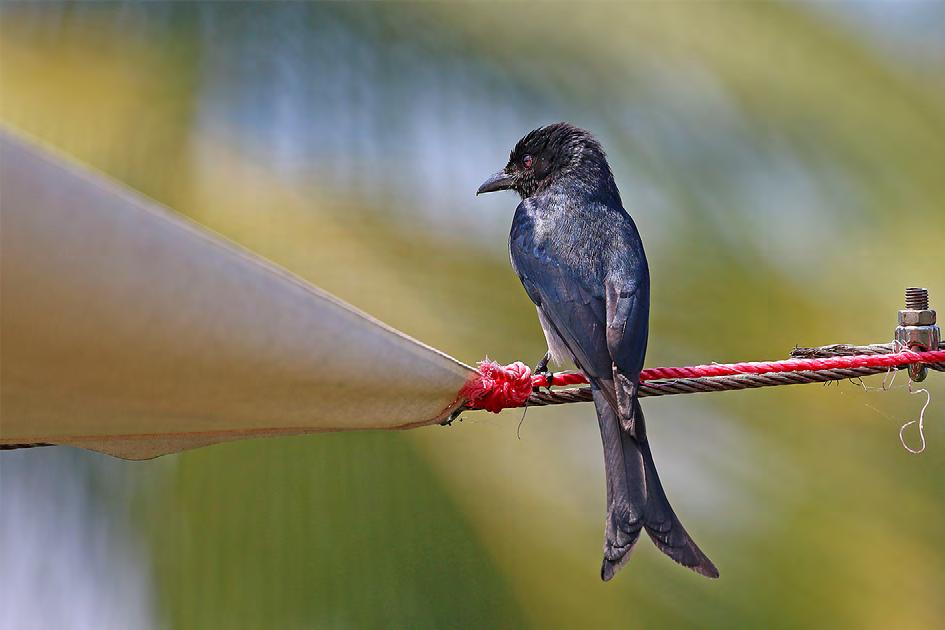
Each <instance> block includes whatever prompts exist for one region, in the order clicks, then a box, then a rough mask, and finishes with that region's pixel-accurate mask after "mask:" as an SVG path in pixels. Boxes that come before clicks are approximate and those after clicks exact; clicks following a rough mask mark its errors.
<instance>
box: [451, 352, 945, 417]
mask: <svg viewBox="0 0 945 630" xmlns="http://www.w3.org/2000/svg"><path fill="white" fill-rule="evenodd" d="M941 362H945V350H933V351H931V352H912V351H908V350H906V351H903V352H896V353H893V354H870V355H854V356H846V357H825V358H820V359H785V360H783V361H751V362H747V363H712V364H709V365H694V366H689V367H658V368H647V369H645V370H643V371H642V372H640V380H641V381H658V380H663V379H673V378H703V377H713V376H733V375H736V374H768V373H771V372H803V371H814V372H819V371H823V370H837V369H846V368H861V367H898V366H900V365H909V364H911V363H941ZM552 383H553V384H554V385H582V384H586V383H587V377H585V376H584V374H582V373H580V372H558V373H555V374H554V377H553V381H552ZM552 383H548V377H547V376H546V375H544V374H538V375H533V374H532V371H531V369H530V368H529V367H528V366H527V365H525V364H524V363H521V362H519V361H516V362H515V363H512V364H510V365H506V366H501V365H499V364H498V363H496V362H495V361H489V360H488V359H487V360H485V361H482V362H481V363H479V376H478V377H476V378H474V379H472V380H471V381H469V382H468V383H466V385H465V386H464V387H463V389H462V390H461V391H460V396H461V397H462V398H465V399H466V407H467V408H469V409H485V410H486V411H491V412H493V413H499V412H500V411H502V410H503V409H506V408H508V407H520V406H521V405H522V404H523V403H524V402H525V401H526V400H528V397H529V395H531V393H532V389H533V388H535V387H539V386H541V387H547V386H549V385H550V384H552Z"/></svg>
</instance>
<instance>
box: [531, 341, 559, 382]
mask: <svg viewBox="0 0 945 630" xmlns="http://www.w3.org/2000/svg"><path fill="white" fill-rule="evenodd" d="M549 361H551V352H550V351H549V352H546V353H545V356H543V357H542V358H541V361H539V362H538V365H536V366H535V369H534V370H532V374H541V375H542V376H544V377H545V387H547V388H548V389H549V390H550V389H551V384H552V383H553V382H554V380H555V375H554V374H553V373H552V372H551V371H550V370H549V369H548V362H549ZM533 389H534V391H536V392H537V391H539V389H540V388H539V386H537V385H536V386H535V387H534V388H533Z"/></svg>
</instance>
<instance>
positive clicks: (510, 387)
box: [460, 359, 543, 413]
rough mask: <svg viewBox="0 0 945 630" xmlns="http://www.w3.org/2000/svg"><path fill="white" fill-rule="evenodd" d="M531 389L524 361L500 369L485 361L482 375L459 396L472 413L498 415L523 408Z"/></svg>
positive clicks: (529, 373) (499, 366) (531, 383)
mask: <svg viewBox="0 0 945 630" xmlns="http://www.w3.org/2000/svg"><path fill="white" fill-rule="evenodd" d="M538 378H543V377H538ZM532 387H534V384H533V379H532V371H531V369H530V368H529V367H528V366H527V365H525V364H524V363H522V362H521V361H516V362H515V363H511V364H509V365H506V366H501V365H499V364H498V363H496V362H495V361H489V360H488V359H486V360H485V361H481V362H480V363H479V375H478V376H477V377H476V378H474V379H472V380H471V381H469V382H468V383H466V385H464V386H463V389H462V391H460V395H461V396H462V397H463V398H465V399H466V401H467V402H466V407H468V408H469V409H485V410H486V411H491V412H492V413H499V412H500V411H502V410H503V409H506V408H507V407H520V406H521V405H522V404H524V403H525V401H526V400H528V397H529V396H531V394H532Z"/></svg>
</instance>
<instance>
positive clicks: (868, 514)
mask: <svg viewBox="0 0 945 630" xmlns="http://www.w3.org/2000/svg"><path fill="white" fill-rule="evenodd" d="M943 30H945V4H942V3H938V2H929V3H921V2H919V3H893V2H888V3H886V2H883V3H865V2H864V3H846V4H842V3H837V4H829V5H818V4H813V3H798V4H761V3H724V4H723V3H703V2H698V3H689V2H674V3H669V4H657V3H632V4H625V5H571V4H519V5H503V4H494V3H482V4H470V5H456V4H425V5H416V4H409V5H407V4H404V5H376V4H371V5H367V4H364V5H329V4H324V5H322V4H271V5H262V4H258V5H257V4H227V3H213V4H158V3H148V4H122V3H109V4H73V3H68V4H58V3H52V4H49V3H45V4H41V5H36V4H17V3H9V2H7V3H4V4H3V6H2V9H0V117H2V122H3V124H6V125H9V126H11V127H13V128H17V129H20V130H23V131H26V132H28V133H31V134H34V135H35V136H38V137H40V138H41V139H43V140H45V141H48V142H49V143H51V144H53V145H55V146H57V147H59V148H61V149H62V150H64V151H66V152H68V153H70V154H72V155H73V156H75V157H76V158H78V159H80V160H82V161H84V162H87V163H88V164H90V165H93V166H94V167H97V168H99V169H101V170H103V171H105V172H107V173H108V174H110V175H112V176H113V177H115V178H117V179H119V180H121V181H123V182H125V183H127V184H128V185H130V186H132V187H134V188H136V189H138V190H140V191H142V192H143V193H145V194H147V195H150V196H151V197H153V198H155V199H157V200H159V201H160V202H162V203H164V204H166V205H168V206H169V207H171V208H173V209H174V210H176V211H178V212H180V213H182V214H185V215H187V216H189V217H191V218H193V219H195V220H197V221H199V222H201V223H202V224H204V225H206V226H207V227H209V228H210V229H212V230H215V231H217V232H219V233H221V234H224V235H226V236H227V237H230V238H232V239H234V240H237V241H239V242H240V243H242V244H244V245H246V246H247V247H249V248H251V249H253V250H255V251H257V252H259V253H260V254H262V255H264V256H266V257H268V258H270V259H272V260H274V261H275V262H277V263H279V264H281V265H283V266H285V267H286V268H288V269H290V270H292V271H293V272H295V273H297V274H299V275H301V276H302V277H304V278H306V279H307V280H309V281H311V282H313V283H314V284H316V285H318V286H321V287H323V288H325V289H327V290H329V291H331V292H333V293H335V294H337V295H338V296H340V297H341V298H343V299H345V300H347V301H349V302H351V303H352V304H354V305H356V306H358V307H360V308H362V309H364V310H366V311H368V312H370V313H371V314H373V315H375V316H377V317H379V318H380V319H382V320H384V321H386V322H388V323H390V324H391V325H393V326H395V327H397V328H399V329H401V330H403V331H405V332H407V333H409V334H410V335H413V336H414V337H416V338H418V339H421V340H423V341H425V342H427V343H429V344H431V345H433V346H435V347H438V348H440V349H442V350H444V351H446V352H448V353H450V354H452V355H453V356H456V357H458V358H460V359H461V360H463V361H466V362H467V363H472V362H474V361H476V360H478V359H480V358H482V357H483V356H485V355H487V354H488V355H489V356H490V357H492V358H495V359H497V360H499V361H502V362H509V361H512V360H516V359H522V360H526V361H527V362H529V363H533V362H534V361H535V360H537V359H538V358H539V357H540V356H541V354H542V353H543V352H544V346H543V338H542V336H541V332H540V330H539V327H538V325H537V322H536V321H535V315H534V309H533V307H532V306H531V305H530V303H529V302H528V300H527V298H526V297H525V295H524V292H523V291H522V289H521V287H520V286H519V283H518V280H517V279H516V278H515V276H514V274H513V273H512V271H511V269H510V268H509V265H508V262H507V254H506V250H505V244H506V238H507V230H508V224H509V221H510V217H511V213H512V211H513V209H514V207H515V204H516V199H515V198H514V197H513V195H511V194H507V195H490V196H488V197H485V198H481V199H476V198H475V197H474V194H473V193H474V191H475V189H476V187H477V186H478V184H479V183H480V182H481V181H482V180H483V179H484V178H485V176H487V175H488V174H489V173H491V172H493V171H494V170H496V169H497V168H499V167H500V166H502V165H504V162H505V160H506V158H507V154H508V151H509V149H510V148H511V146H512V145H513V144H514V142H515V141H516V140H517V139H518V138H519V137H520V136H521V135H523V134H524V133H525V132H527V131H528V130H530V129H532V128H534V127H537V126H539V125H541V124H546V123H549V122H554V121H557V120H568V121H571V122H574V123H576V124H579V125H581V126H585V127H587V128H589V129H591V130H592V131H594V132H595V133H596V134H597V135H598V136H599V138H600V139H601V140H602V142H603V144H604V146H605V148H606V149H607V150H608V153H609V156H610V160H611V165H612V166H613V168H614V171H615V174H616V177H617V181H618V184H619V185H620V187H621V191H622V193H623V198H624V202H625V203H626V205H627V207H628V209H629V210H630V211H631V213H632V214H633V216H634V217H635V219H636V221H637V223H638V225H639V226H640V229H641V231H642V233H643V237H644V241H645V243H646V245H647V251H648V255H649V257H650V266H651V270H652V276H653V295H652V298H653V306H652V323H651V337H650V352H649V355H648V358H647V364H648V365H667V364H689V363H699V362H709V361H734V360H749V359H764V358H778V357H783V356H785V355H786V354H787V352H788V351H789V350H790V349H791V348H792V347H793V346H794V345H795V344H798V345H819V344H826V343H835V342H850V343H868V342H882V341H887V340H890V339H891V337H892V330H893V328H894V326H895V316H896V310H897V309H898V308H899V307H900V302H901V300H902V291H903V289H904V288H905V287H906V286H907V285H917V286H927V287H929V288H930V290H931V292H932V299H933V302H937V303H938V305H939V306H940V307H942V308H943V309H945V278H943V275H942V269H943V264H945V225H943V218H945V142H943V140H945V75H943V74H942V72H941V68H942V67H943V65H942V64H943V62H945V43H943V41H942V40H941V39H940V38H941V33H942V32H943ZM881 380H882V379H879V378H878V377H874V378H873V379H870V381H869V384H870V385H873V386H878V385H879V384H880V382H881ZM898 382H899V384H901V383H902V382H903V381H902V379H901V378H900V380H899V381H898ZM924 386H925V387H926V388H927V389H928V390H929V392H930V393H931V396H932V404H931V406H930V407H929V410H928V413H927V417H926V421H927V422H926V424H927V427H926V434H927V438H928V441H929V447H928V450H927V451H926V452H925V453H923V454H922V455H919V456H915V455H911V454H909V453H907V452H906V451H905V450H904V449H903V448H902V446H901V445H900V444H899V440H898V437H897V432H898V430H899V427H900V425H901V424H902V423H904V422H906V421H907V420H909V419H912V418H915V417H917V416H918V413H919V410H920V408H921V406H922V403H923V402H924V396H923V395H921V394H920V395H917V396H910V395H909V393H908V392H907V391H906V390H904V389H896V390H893V391H889V392H885V393H883V392H866V391H864V390H863V389H862V388H860V387H858V386H857V385H855V384H851V383H846V382H844V383H841V384H839V385H833V386H829V387H823V386H815V385H810V386H807V387H794V388H783V389H766V390H757V391H749V392H740V393H725V394H714V395H711V396H708V395H706V396H678V397H670V398H666V399H659V400H650V401H647V402H646V403H645V406H646V408H647V415H648V418H651V422H650V434H651V440H652V443H653V445H654V450H655V454H656V459H657V461H658V463H659V465H660V469H661V473H662V477H663V480H664V483H665V485H666V486H667V490H668V493H669V495H670V498H671V500H672V501H673V503H674V505H675V507H676V509H677V511H678V512H679V514H680V516H681V518H682V520H683V521H684V522H685V523H686V526H687V528H688V529H689V531H690V532H691V533H692V534H693V536H694V537H695V538H696V540H697V541H698V542H699V544H700V545H701V546H702V547H703V549H705V550H706V552H707V553H708V554H709V555H710V556H711V557H712V558H713V560H714V561H715V563H716V564H717V565H718V566H719V568H720V570H721V573H722V578H721V580H719V581H709V580H705V579H703V578H700V577H698V576H696V575H694V574H691V573H690V572H687V571H685V570H683V569H681V568H680V567H678V566H676V565H675V564H673V563H672V562H670V561H669V560H667V559H666V558H664V557H662V556H661V555H660V554H659V553H658V552H657V551H656V550H655V548H654V547H653V546H652V545H651V544H650V543H649V542H648V541H644V542H642V544H641V545H640V546H639V549H638V550H637V551H636V553H635V555H634V558H633V560H632V562H631V563H630V564H629V566H628V567H627V568H626V569H625V570H624V571H623V572H622V573H621V574H620V575H619V576H618V578H617V579H616V580H615V581H614V582H612V583H608V584H603V583H601V582H600V580H599V578H598V570H599V563H600V555H601V541H602V531H603V513H604V505H603V500H604V482H603V473H602V470H601V455H600V444H599V436H598V434H597V426H596V421H595V419H594V416H593V412H592V410H591V408H590V407H589V406H586V405H571V406H568V407H567V408H558V409H533V410H531V411H530V412H529V413H528V415H527V417H526V419H525V420H524V424H523V425H522V427H521V439H517V437H516V426H517V425H518V423H519V420H520V418H521V413H520V412H505V413H503V414H501V415H499V416H492V415H486V414H484V413H476V414H467V415H466V417H465V422H463V423H461V424H459V425H454V426H453V427H451V428H449V429H443V428H438V427H437V428H427V429H420V430H416V431H412V432H409V433H396V434H395V433H392V434H385V433H357V434H331V435H315V436H309V437H293V438H283V439H268V440H254V441H246V442H241V443H234V444H227V445H221V446H215V447H211V448H206V449H202V450H197V451H193V452H188V453H184V454H181V455H177V456H168V457H164V458H161V459H158V460H155V461H152V462H145V463H132V462H123V461H119V460H112V459H109V458H107V457H104V456H99V455H94V454H90V453H86V452H81V451H75V450H72V449H65V448H62V449H40V450H35V451H28V452H13V453H5V454H3V455H2V458H0V473H2V474H0V484H2V486H0V488H2V493H3V497H2V514H0V554H2V559H0V578H2V582H3V584H4V586H3V588H2V589H0V626H3V627H9V628H34V627H39V628H43V627H48V628H67V627H83V628H86V627H87V628H139V627H140V628H148V627H158V628H163V627H167V628H308V627H311V628H351V627H353V628H365V627H367V628H370V627H390V628H407V627H409V628H426V627H434V628H445V627H542V628H543V627H628V626H629V627H645V628H652V627H659V628H664V627H686V626H715V627H742V626H748V627H772V628H773V627H809V626H811V625H816V626H829V627H856V628H886V627H902V628H919V627H934V626H936V625H938V624H941V622H942V619H943V617H945V598H943V597H942V594H943V593H945V553H943V552H942V549H943V548H945V501H943V500H945V378H942V375H940V374H933V375H932V376H931V377H930V379H929V380H928V381H927V384H924ZM907 436H908V437H909V438H910V439H911V440H912V441H913V442H915V441H917V436H916V434H915V433H912V432H910V433H907Z"/></svg>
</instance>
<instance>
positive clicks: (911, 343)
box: [895, 287, 942, 382]
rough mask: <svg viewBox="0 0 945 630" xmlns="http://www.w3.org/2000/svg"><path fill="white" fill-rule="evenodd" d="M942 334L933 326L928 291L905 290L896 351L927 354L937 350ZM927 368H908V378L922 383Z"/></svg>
mask: <svg viewBox="0 0 945 630" xmlns="http://www.w3.org/2000/svg"><path fill="white" fill-rule="evenodd" d="M941 339H942V332H941V330H939V327H938V326H936V325H935V311H933V310H932V309H930V308H929V291H928V289H923V288H920V287H909V288H907V289H906V308H905V309H903V310H901V311H899V326H897V327H896V336H895V346H896V351H897V352H898V351H900V350H912V351H914V352H927V351H929V350H938V345H939V342H940V341H941ZM927 374H928V368H926V367H925V366H924V365H922V364H920V363H913V364H912V365H910V366H909V378H911V379H912V380H913V381H916V382H918V381H924V380H925V377H926V375H927Z"/></svg>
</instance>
